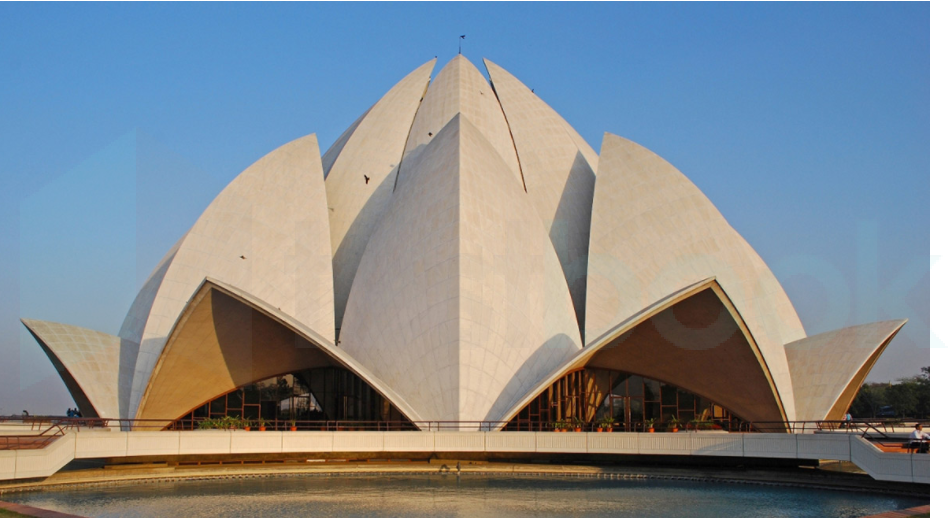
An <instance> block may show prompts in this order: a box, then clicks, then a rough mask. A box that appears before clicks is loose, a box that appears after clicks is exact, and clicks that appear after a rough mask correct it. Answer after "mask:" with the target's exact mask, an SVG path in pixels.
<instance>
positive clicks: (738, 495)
mask: <svg viewBox="0 0 950 518" xmlns="http://www.w3.org/2000/svg"><path fill="white" fill-rule="evenodd" d="M4 499H5V500H8V501H12V502H17V503H22V504H27V505H33V506H37V507H42V508H46V509H53V510H56V511H61V512H67V513H74V514H79V515H82V516H90V517H113V516H114V517H159V516H161V517H164V516H187V517H189V518H199V517H211V516H240V517H245V516H246V517H256V516H260V517H273V516H291V517H295V516H320V515H333V516H405V517H429V516H457V517H482V516H499V515H508V516H545V517H561V516H588V515H596V516H660V517H662V516H676V517H709V516H732V517H757V518H758V517H809V516H815V517H819V516H820V517H841V518H844V517H859V516H865V515H868V514H874V513H879V512H883V511H888V510H896V509H903V508H907V507H912V506H916V505H921V504H924V503H926V501H922V500H919V499H913V498H904V497H893V496H884V495H868V494H862V493H846V492H839V491H825V490H816V489H798V488H780V487H765V486H752V485H738V484H720V483H692V482H672V481H645V480H603V479H572V478H553V477H537V478H535V477H499V476H491V477H487V476H478V475H463V476H462V477H456V476H454V475H450V476H400V477H382V476H380V477H375V476H374V477H366V476H363V477H321V476H302V477H301V476H297V477H271V478H255V479H241V480H213V481H198V482H168V483H152V484H145V485H132V486H116V487H104V488H82V489H73V490H66V491H50V492H39V493H24V494H12V495H4Z"/></svg>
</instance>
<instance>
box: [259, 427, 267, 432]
mask: <svg viewBox="0 0 950 518" xmlns="http://www.w3.org/2000/svg"><path fill="white" fill-rule="evenodd" d="M257 430H258V431H260V432H263V431H264V430H267V427H266V426H259V427H258V428H257Z"/></svg>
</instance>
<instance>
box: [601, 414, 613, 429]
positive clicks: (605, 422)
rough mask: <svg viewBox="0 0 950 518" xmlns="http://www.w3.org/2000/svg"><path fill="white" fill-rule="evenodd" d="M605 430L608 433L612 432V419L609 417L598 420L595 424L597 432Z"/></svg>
mask: <svg viewBox="0 0 950 518" xmlns="http://www.w3.org/2000/svg"><path fill="white" fill-rule="evenodd" d="M605 428H606V429H607V431H608V432H612V431H614V418H613V417H610V416H604V417H601V418H600V421H598V423H597V431H598V432H600V431H602V430H604V429H605Z"/></svg>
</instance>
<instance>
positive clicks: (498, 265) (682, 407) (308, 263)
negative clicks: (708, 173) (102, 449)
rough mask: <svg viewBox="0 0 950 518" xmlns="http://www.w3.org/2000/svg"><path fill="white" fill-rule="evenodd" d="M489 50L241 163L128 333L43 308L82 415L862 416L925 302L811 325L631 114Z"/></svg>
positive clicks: (420, 423)
mask: <svg viewBox="0 0 950 518" xmlns="http://www.w3.org/2000/svg"><path fill="white" fill-rule="evenodd" d="M484 64H485V67H486V68H487V71H488V78H486V77H485V76H484V75H482V73H481V72H480V71H479V70H478V69H477V68H476V67H475V66H474V65H473V64H472V63H471V62H470V61H468V60H467V59H466V58H465V57H463V56H458V57H456V58H454V59H452V60H451V61H450V62H449V63H448V64H446V65H445V67H444V68H443V69H442V70H441V71H440V73H439V74H438V75H437V76H436V77H435V78H432V77H431V75H432V72H433V68H434V66H435V61H434V60H433V61H430V62H428V63H425V64H424V65H422V66H421V67H419V68H418V69H416V70H414V71H412V72H411V73H410V74H409V75H407V76H406V77H405V78H403V79H402V80H401V81H399V82H398V83H397V84H396V85H395V86H393V87H392V89H390V90H389V91H388V93H386V95H384V96H383V97H382V98H381V99H379V100H378V101H377V102H376V103H375V104H374V105H373V106H371V107H370V108H369V109H368V110H367V111H366V112H365V113H363V114H362V115H359V117H358V118H357V119H356V121H355V122H354V123H353V124H352V125H351V126H350V127H349V128H348V129H347V130H346V131H345V132H344V133H343V134H342V135H341V136H340V137H339V138H337V140H336V141H335V142H334V143H333V144H332V145H331V146H329V147H328V148H326V149H325V150H324V151H323V152H321V147H320V144H319V143H318V141H317V138H316V136H314V135H308V136H304V137H301V138H299V139H297V140H294V141H292V142H289V143H287V144H285V145H283V146H281V147H280V148H278V149H276V150H274V151H272V152H271V153H269V154H268V155H266V156H264V157H263V158H261V159H260V160H258V161H257V162H256V163H254V164H253V165H251V166H250V167H248V168H247V169H246V170H245V171H243V172H242V173H240V174H239V175H237V176H236V177H235V178H234V180H233V181H232V182H231V183H230V184H229V185H228V186H227V187H226V188H225V189H224V190H223V191H222V192H221V193H220V194H219V195H218V196H217V197H216V198H215V199H214V201H213V202H212V203H211V204H210V205H209V206H208V207H207V208H206V209H205V211H204V213H203V214H202V215H201V216H200V218H199V219H198V220H197V221H195V223H194V225H193V226H192V227H191V229H190V230H189V231H188V232H187V233H186V234H185V235H184V236H182V237H181V239H180V240H179V241H178V242H177V243H176V244H175V245H174V246H173V247H172V248H171V249H170V250H169V251H168V253H167V254H166V255H165V257H164V258H163V259H162V260H161V261H160V262H159V263H158V264H157V265H156V266H155V268H154V270H153V272H152V273H151V275H150V277H149V278H148V280H147V281H146V282H145V284H144V286H142V287H141V291H140V292H139V293H138V295H137V297H136V298H135V300H134V302H133V304H132V306H131V307H130V308H129V310H128V314H127V315H126V317H125V320H124V322H123V324H122V326H121V329H118V330H115V334H106V333H103V332H99V331H93V330H89V329H85V328H81V327H76V326H73V325H66V324H59V323H54V322H45V321H38V320H31V319H28V318H24V319H23V324H24V325H25V326H26V327H27V328H28V329H29V331H30V332H31V333H32V335H33V336H34V337H35V338H36V341H37V342H38V343H39V345H40V347H42V349H43V350H44V351H45V353H46V354H47V355H48V356H49V359H50V361H51V362H52V363H53V364H54V366H55V367H56V369H57V371H58V372H59V374H60V375H61V377H62V379H63V381H64V382H65V384H66V386H67V388H68V389H69V392H70V394H71V395H72V397H73V398H74V399H75V401H76V403H77V405H78V407H79V409H80V410H81V412H82V413H83V415H84V416H85V417H100V418H109V419H127V420H130V421H126V423H132V422H134V421H131V420H140V421H141V422H146V421H148V422H153V423H159V424H160V427H161V428H165V429H168V430H190V429H192V428H195V427H198V424H200V423H201V422H202V421H205V420H209V419H215V418H220V417H224V416H231V417H237V418H241V419H264V420H267V421H268V422H270V423H296V422H298V421H299V422H300V423H301V426H303V424H302V423H311V424H313V423H328V422H333V423H377V424H381V423H385V424H386V426H390V425H392V426H394V427H395V426H397V425H399V426H402V427H403V428H402V429H416V430H422V429H424V428H426V427H431V425H432V423H438V424H439V426H440V427H442V428H441V429H453V427H456V429H458V430H463V431H464V430H476V431H477V430H481V431H499V432H501V431H538V430H541V431H544V430H549V429H550V427H551V426H552V423H561V422H571V423H580V425H583V426H591V425H592V423H597V422H601V421H604V420H605V419H607V420H608V421H609V420H612V421H613V424H612V426H613V428H614V429H615V430H620V431H642V430H644V428H645V427H646V426H648V425H651V424H653V423H656V425H659V424H661V423H667V422H671V421H672V422H676V421H682V422H691V421H693V422H697V421H698V422H709V423H712V424H714V425H715V426H717V427H722V428H729V429H735V428H741V427H742V426H746V427H748V428H747V429H758V430H764V429H768V430H771V431H786V430H788V426H787V423H790V422H800V421H820V420H840V419H842V418H843V416H844V415H845V413H846V411H847V409H848V407H849V406H850V404H851V402H852V400H853V399H854V397H855V395H856V394H857V391H858V389H859V387H860V386H861V384H862V382H863V381H864V379H865V377H866V376H867V374H868V372H869V371H870V369H871V368H872V366H873V365H874V363H875V361H876V360H877V359H878V357H879V356H880V355H881V353H882V351H883V350H884V348H885V347H886V346H887V344H888V343H889V342H890V341H891V340H892V339H893V338H894V336H895V334H896V333H897V332H898V331H899V330H900V328H901V327H902V326H903V325H904V323H905V322H906V321H886V322H876V323H868V324H864V325H859V326H855V327H849V328H846V329H840V330H837V331H833V332H829V333H824V334H819V335H815V336H806V334H805V330H804V329H803V327H802V324H801V322H800V320H799V317H798V315H797V313H796V311H795V308H794V307H793V306H792V304H791V302H790V301H789V298H788V296H787V295H786V293H785V291H784V290H783V288H782V286H781V285H780V284H779V282H778V280H777V279H776V278H775V276H774V275H773V273H772V272H771V271H770V270H769V267H768V266H767V265H766V264H765V262H764V261H763V260H762V259H761V258H760V257H759V255H758V254H757V253H756V252H755V250H753V249H752V247H751V246H750V245H749V244H748V243H747V242H746V241H745V240H744V239H743V238H742V236H740V235H739V234H738V233H737V232H736V231H735V230H734V229H733V228H732V227H731V226H730V225H729V223H728V222H727V221H726V220H725V219H724V218H723V216H722V215H721V214H720V213H719V211H718V210H717V209H716V207H715V206H713V204H712V203H711V202H710V201H709V200H708V199H707V198H706V196H704V195H703V193H702V192H701V191H700V190H699V189H698V188H697V187H696V186H695V185H694V184H693V183H692V182H690V180H689V179H688V178H687V177H686V176H685V175H684V174H683V173H681V172H680V171H678V170H677V169H676V168H675V167H674V166H673V165H671V164H670V163H668V162H666V161H665V160H664V159H663V158H661V157H659V156H657V155H656V154H654V153H653V152H651V151H650V150H649V149H646V148H644V147H642V146H640V145H638V144H636V143H635V142H632V141H630V140H627V139H625V138H623V137H620V136H616V135H612V134H609V133H607V134H605V135H604V138H603V141H602V142H601V143H600V150H599V152H597V151H595V150H594V148H592V147H591V146H590V144H588V143H587V142H585V141H584V139H583V138H581V136H580V135H579V134H578V133H577V132H576V131H575V130H574V129H573V128H572V127H571V126H570V125H569V124H568V123H567V122H566V121H565V120H564V119H563V118H561V116H559V115H558V114H557V113H556V112H555V111H554V110H552V109H551V108H550V107H549V106H548V105H547V104H545V102H544V101H542V100H541V99H540V98H538V97H537V96H536V95H534V93H533V92H532V90H530V89H529V88H527V87H526V86H525V85H524V84H522V83H521V82H520V81H519V80H518V79H516V78H515V77H514V76H513V75H512V74H510V73H509V72H508V71H506V70H505V69H503V68H501V67H500V66H498V65H496V64H494V63H492V62H489V61H487V60H486V61H485V62H484ZM354 115H356V114H354ZM27 316H28V315H27ZM472 423H476V424H477V426H468V425H470V424H472ZM776 423H784V424H780V425H776ZM580 425H579V426H580ZM123 426H124V427H128V426H130V425H123ZM314 426H315V425H314ZM278 428H279V427H278ZM324 429H326V428H324ZM387 429H388V428H387ZM615 435H617V434H615Z"/></svg>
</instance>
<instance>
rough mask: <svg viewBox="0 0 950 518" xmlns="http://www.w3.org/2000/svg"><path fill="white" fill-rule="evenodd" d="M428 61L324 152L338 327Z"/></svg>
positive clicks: (399, 153) (387, 191)
mask: <svg viewBox="0 0 950 518" xmlns="http://www.w3.org/2000/svg"><path fill="white" fill-rule="evenodd" d="M433 66H435V60H434V59H433V60H431V61H429V62H428V63H426V64H424V65H422V66H420V67H419V68H417V69H416V70H414V71H413V72H412V73H410V74H409V75H407V76H406V77H405V78H404V79H403V80H402V81H400V82H399V83H397V84H396V85H395V86H393V87H392V89H391V90H389V92H388V93H386V95H384V96H383V98H382V99H380V100H379V102H377V103H376V104H374V105H373V107H372V108H370V109H369V111H367V112H366V113H365V114H363V116H362V117H360V119H359V120H358V121H356V122H355V123H354V124H353V125H352V126H351V127H350V128H349V129H348V130H347V131H346V133H344V135H343V136H341V137H340V138H339V139H338V140H337V142H336V143H335V144H334V145H333V146H332V147H331V148H330V150H329V151H327V153H326V155H324V167H325V168H326V189H327V208H328V210H329V216H330V247H331V250H332V253H333V286H334V291H335V292H336V295H335V297H334V298H335V311H336V326H335V327H336V328H337V329H339V328H340V326H341V324H342V322H343V315H344V310H345V309H346V300H347V298H348V297H349V294H350V286H351V285H352V284H353V276H354V275H356V268H357V267H358V266H359V264H360V258H361V257H362V256H363V250H364V249H365V248H366V242H367V241H369V236H370V235H371V234H372V232H373V229H374V228H376V222H377V221H378V220H379V217H380V215H382V214H383V213H384V212H385V210H386V206H387V205H388V203H389V198H390V196H391V195H392V192H393V186H394V185H395V182H396V171H397V169H398V168H399V163H400V161H401V160H402V154H403V151H404V150H405V146H406V136H407V135H408V134H409V128H410V126H411V125H412V120H413V119H414V118H415V116H416V111H417V110H418V109H419V103H420V102H421V101H422V96H423V95H424V94H425V92H426V87H427V86H428V84H429V76H430V75H431V74H432V67H433ZM367 178H368V180H367ZM334 337H335V335H334Z"/></svg>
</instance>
